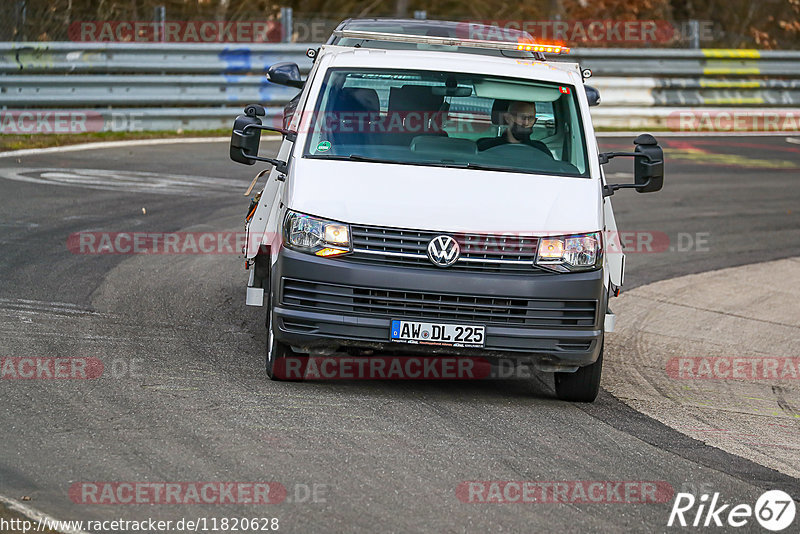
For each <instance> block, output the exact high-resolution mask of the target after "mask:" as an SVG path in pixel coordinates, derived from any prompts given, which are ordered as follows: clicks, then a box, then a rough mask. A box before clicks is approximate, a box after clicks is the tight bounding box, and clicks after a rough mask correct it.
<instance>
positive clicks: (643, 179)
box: [633, 134, 664, 193]
mask: <svg viewBox="0 0 800 534" xmlns="http://www.w3.org/2000/svg"><path fill="white" fill-rule="evenodd" d="M633 144H635V145H636V150H634V152H635V153H636V154H643V155H644V157H637V158H635V159H634V161H633V176H634V182H635V183H636V191H637V192H639V193H653V192H655V191H660V190H661V188H662V187H663V186H664V151H663V150H662V149H661V147H660V146H658V141H656V138H655V137H653V136H652V135H650V134H642V135H640V136H639V137H637V138H636V139H634V141H633Z"/></svg>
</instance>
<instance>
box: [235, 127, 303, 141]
mask: <svg viewBox="0 0 800 534" xmlns="http://www.w3.org/2000/svg"><path fill="white" fill-rule="evenodd" d="M250 128H256V129H258V130H268V131H270V132H278V133H279V134H281V135H282V136H284V137H285V138H286V139H288V140H289V141H291V142H292V143H294V142H295V141H296V140H297V132H293V131H292V130H284V129H283V128H273V127H272V126H262V125H261V124H248V125H247V126H245V127H244V128H243V129H242V133H246V132H247V130H249V129H250Z"/></svg>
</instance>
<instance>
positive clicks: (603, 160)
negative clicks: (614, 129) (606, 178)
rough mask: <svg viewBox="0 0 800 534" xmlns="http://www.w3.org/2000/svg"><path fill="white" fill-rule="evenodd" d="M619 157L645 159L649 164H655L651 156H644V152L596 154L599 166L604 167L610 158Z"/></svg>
mask: <svg viewBox="0 0 800 534" xmlns="http://www.w3.org/2000/svg"><path fill="white" fill-rule="evenodd" d="M619 156H625V157H629V158H647V159H648V160H649V161H650V162H651V163H655V161H654V160H653V158H652V156H650V155H649V154H645V153H644V152H601V153H600V154H598V156H597V158H598V159H599V160H600V165H605V164H606V163H608V162H609V161H611V159H612V158H616V157H619Z"/></svg>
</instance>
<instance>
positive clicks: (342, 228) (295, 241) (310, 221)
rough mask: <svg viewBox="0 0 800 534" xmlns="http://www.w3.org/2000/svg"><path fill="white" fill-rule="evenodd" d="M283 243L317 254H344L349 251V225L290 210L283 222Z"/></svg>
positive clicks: (292, 247) (301, 250)
mask: <svg viewBox="0 0 800 534" xmlns="http://www.w3.org/2000/svg"><path fill="white" fill-rule="evenodd" d="M283 244H284V245H286V246H287V247H289V248H291V249H294V250H298V251H300V252H306V253H309V254H315V255H317V256H338V255H340V254H346V253H348V252H350V227H349V226H348V225H346V224H342V223H339V222H334V221H327V220H325V219H320V218H318V217H312V216H311V215H304V214H302V213H296V212H294V211H290V212H289V213H288V214H287V215H286V223H285V224H284V232H283Z"/></svg>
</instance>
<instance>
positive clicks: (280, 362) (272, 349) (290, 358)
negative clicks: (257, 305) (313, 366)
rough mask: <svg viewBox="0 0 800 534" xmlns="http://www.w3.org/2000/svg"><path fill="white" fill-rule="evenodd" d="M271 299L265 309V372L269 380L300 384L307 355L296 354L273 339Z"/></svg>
mask: <svg viewBox="0 0 800 534" xmlns="http://www.w3.org/2000/svg"><path fill="white" fill-rule="evenodd" d="M271 304H272V298H270V305H269V306H268V308H267V354H266V358H265V360H266V362H265V363H266V372H267V377H268V378H269V379H270V380H286V381H290V382H300V381H302V380H303V377H304V375H305V372H306V366H307V365H308V355H306V354H297V353H295V352H294V351H293V350H292V349H291V347H289V346H288V345H286V344H284V343H281V342H280V341H278V340H277V339H275V334H274V332H273V329H274V328H275V326H274V324H273V320H272V306H271Z"/></svg>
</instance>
